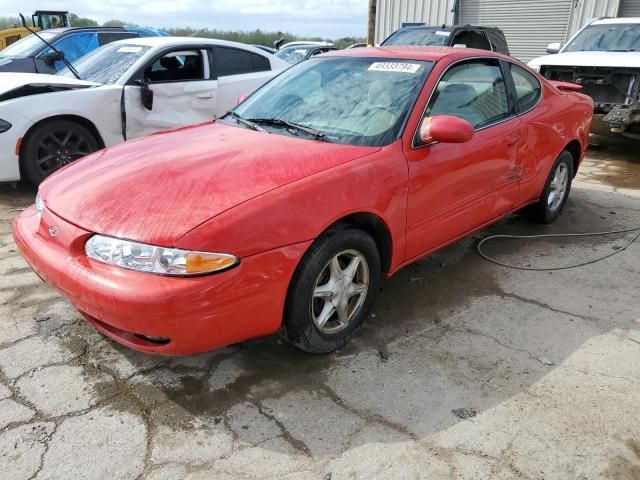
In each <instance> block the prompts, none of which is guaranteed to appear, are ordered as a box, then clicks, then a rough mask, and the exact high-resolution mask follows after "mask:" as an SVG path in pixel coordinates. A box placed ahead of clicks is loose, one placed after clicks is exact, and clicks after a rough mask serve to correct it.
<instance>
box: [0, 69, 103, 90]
mask: <svg viewBox="0 0 640 480" xmlns="http://www.w3.org/2000/svg"><path fill="white" fill-rule="evenodd" d="M27 85H29V86H34V87H70V88H74V87H94V86H98V85H100V84H99V83H95V82H87V81H84V80H77V79H75V78H70V77H63V76H61V75H44V74H41V73H11V72H0V95H2V94H4V93H7V92H10V91H12V90H15V89H17V88H20V87H24V86H27Z"/></svg>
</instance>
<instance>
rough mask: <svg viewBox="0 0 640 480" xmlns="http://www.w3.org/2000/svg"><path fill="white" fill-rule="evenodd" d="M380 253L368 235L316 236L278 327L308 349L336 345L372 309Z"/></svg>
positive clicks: (349, 230)
mask: <svg viewBox="0 0 640 480" xmlns="http://www.w3.org/2000/svg"><path fill="white" fill-rule="evenodd" d="M380 268H381V267H380V254H379V253H378V249H377V246H376V243H375V241H374V240H373V238H371V236H370V235H368V234H367V233H365V232H363V231H361V230H356V229H352V228H348V227H347V228H344V229H341V228H338V229H333V230H330V231H328V232H327V233H326V234H324V235H323V236H322V237H320V238H319V239H318V240H317V241H316V242H315V243H314V244H313V245H312V246H311V248H310V249H309V251H308V252H307V253H306V254H305V256H304V258H303V259H302V261H301V262H300V265H299V266H298V268H297V269H296V272H295V273H294V276H293V279H292V281H291V285H290V287H289V292H288V293H287V301H286V306H285V312H284V319H283V331H284V334H285V336H286V337H287V339H288V340H289V341H290V342H291V343H292V344H293V345H295V346H296V347H298V348H300V349H302V350H304V351H305V352H309V353H328V352H332V351H335V350H337V349H339V348H341V347H342V346H343V345H344V344H345V343H347V340H348V337H349V336H350V335H351V334H352V333H353V331H354V330H355V329H356V328H358V327H359V326H360V325H361V324H362V322H363V321H364V319H365V318H366V316H367V314H368V313H369V311H370V310H371V307H372V305H373V302H374V300H375V297H376V295H377V293H378V289H379V285H380Z"/></svg>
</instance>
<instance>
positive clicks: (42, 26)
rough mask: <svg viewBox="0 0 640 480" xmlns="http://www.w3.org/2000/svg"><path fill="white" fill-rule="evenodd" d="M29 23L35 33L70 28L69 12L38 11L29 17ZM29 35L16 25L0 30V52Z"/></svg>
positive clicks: (25, 30)
mask: <svg viewBox="0 0 640 480" xmlns="http://www.w3.org/2000/svg"><path fill="white" fill-rule="evenodd" d="M31 21H32V22H33V30H36V31H39V30H48V29H50V28H61V27H69V26H71V25H70V24H69V12H63V11H55V10H38V11H36V12H35V13H34V14H33V15H31ZM29 34H31V32H30V31H29V30H27V29H26V28H24V27H19V26H17V25H16V26H14V27H13V28H7V29H5V30H0V50H2V49H4V48H6V47H8V46H9V45H11V44H12V43H14V42H17V41H18V40H20V39H21V38H23V37H26V36H27V35H29Z"/></svg>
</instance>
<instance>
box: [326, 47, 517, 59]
mask: <svg viewBox="0 0 640 480" xmlns="http://www.w3.org/2000/svg"><path fill="white" fill-rule="evenodd" d="M451 55H456V56H459V57H461V58H465V57H476V56H483V57H488V56H491V57H497V58H508V57H506V56H505V55H501V54H499V53H496V52H490V51H488V50H476V49H474V48H454V47H425V46H417V45H416V46H413V45H390V46H388V47H384V46H383V47H368V48H349V49H345V50H332V51H330V52H327V53H324V54H322V56H323V57H327V56H330V57H338V56H339V57H364V58H398V59H402V60H426V61H432V62H437V61H438V60H441V59H442V58H444V57H448V56H451ZM511 60H512V59H511Z"/></svg>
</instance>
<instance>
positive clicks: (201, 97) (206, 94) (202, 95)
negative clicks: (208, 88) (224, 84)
mask: <svg viewBox="0 0 640 480" xmlns="http://www.w3.org/2000/svg"><path fill="white" fill-rule="evenodd" d="M198 98H199V99H200V100H208V99H210V98H213V95H211V94H210V93H202V94H200V95H198Z"/></svg>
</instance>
